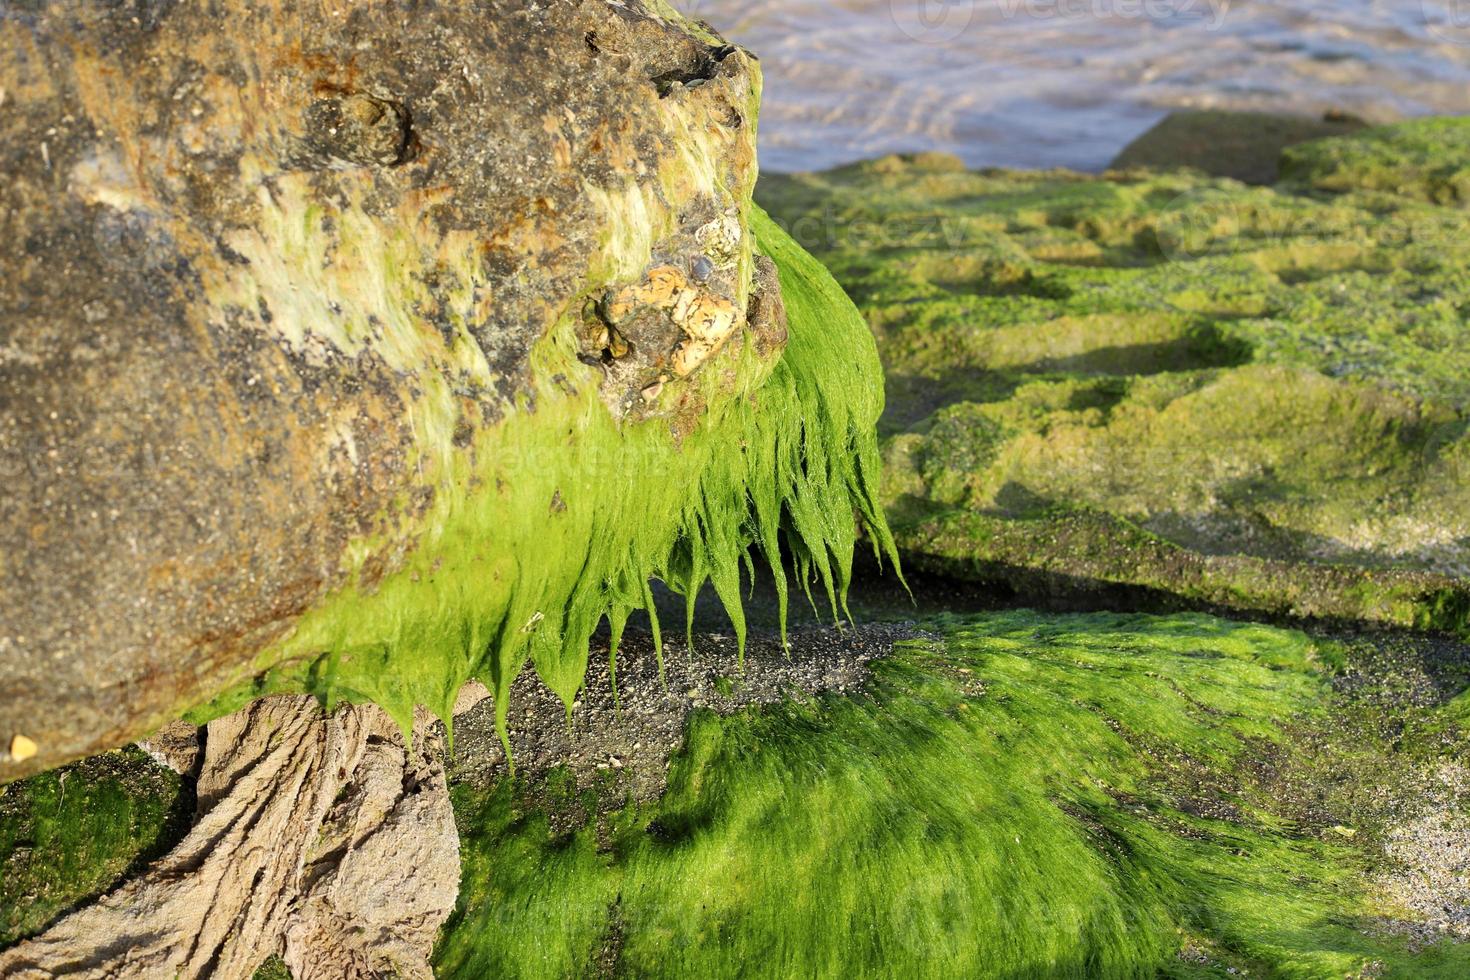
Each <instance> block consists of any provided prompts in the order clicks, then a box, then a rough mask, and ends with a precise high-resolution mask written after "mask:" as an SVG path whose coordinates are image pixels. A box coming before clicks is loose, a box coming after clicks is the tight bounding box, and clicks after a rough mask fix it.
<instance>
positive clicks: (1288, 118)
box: [1109, 109, 1367, 184]
mask: <svg viewBox="0 0 1470 980" xmlns="http://www.w3.org/2000/svg"><path fill="white" fill-rule="evenodd" d="M1366 125H1367V123H1366V122H1364V121H1363V120H1361V119H1359V118H1357V117H1355V116H1352V115H1350V114H1347V113H1340V112H1334V113H1327V114H1326V115H1325V116H1322V117H1320V118H1313V117H1311V116H1295V115H1288V114H1283V113H1274V112H1231V111H1227V110H1222V109H1187V110H1181V111H1178V112H1171V113H1169V114H1168V115H1167V116H1165V117H1164V118H1163V119H1161V120H1160V121H1159V122H1158V124H1157V125H1155V126H1154V127H1153V128H1152V129H1150V130H1149V131H1148V132H1146V133H1144V134H1143V135H1142V136H1140V137H1138V138H1137V139H1135V140H1134V141H1133V142H1132V143H1129V144H1128V145H1127V146H1125V147H1124V148H1123V149H1122V151H1121V152H1119V154H1118V156H1117V157H1116V158H1114V160H1113V162H1112V163H1111V164H1109V167H1111V168H1113V169H1118V170H1123V169H1128V168H1130V167H1144V168H1148V169H1151V170H1169V169H1173V168H1176V167H1188V168H1190V169H1192V170H1198V171H1200V172H1201V173H1207V174H1212V175H1213V176H1216V177H1233V178H1234V179H1236V180H1241V181H1244V182H1245V183H1247V184H1274V183H1275V182H1276V179H1277V177H1279V176H1280V173H1279V171H1280V167H1279V164H1280V161H1281V152H1282V151H1283V150H1285V149H1286V148H1287V147H1288V146H1295V145H1297V144H1298V143H1305V142H1308V141H1309V140H1318V139H1325V138H1327V137H1329V136H1344V135H1347V134H1349V133H1352V132H1355V131H1357V130H1359V129H1362V128H1363V127H1364V126H1366Z"/></svg>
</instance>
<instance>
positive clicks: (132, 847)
mask: <svg viewBox="0 0 1470 980" xmlns="http://www.w3.org/2000/svg"><path fill="white" fill-rule="evenodd" d="M193 803H194V800H193V794H192V792H190V791H188V790H187V789H186V788H185V787H184V786H183V785H182V784H181V781H180V780H179V778H178V777H177V776H175V775H174V774H173V773H172V772H170V771H169V770H167V769H163V768H162V767H160V766H159V765H157V764H156V763H155V762H153V760H151V759H149V758H148V757H147V756H145V755H144V754H143V753H142V752H141V751H140V750H138V749H135V748H128V749H123V750H120V751H117V752H109V753H106V754H104V755H99V756H93V757H92V758H90V759H86V760H84V761H82V762H78V763H76V764H75V765H70V766H66V767H64V768H62V769H54V770H52V771H50V772H46V773H42V774H40V775H38V776H32V777H30V778H29V779H25V780H21V781H20V782H15V783H11V784H10V785H8V786H5V787H4V788H0V948H3V947H5V946H9V945H10V944H12V943H14V942H15V941H16V940H18V939H21V938H23V937H25V936H29V935H32V934H34V933H36V932H39V931H40V930H41V929H42V928H43V927H44V926H45V925H46V924H47V923H49V922H50V921H51V920H53V919H55V918H56V917H57V916H59V915H61V914H62V913H64V912H66V911H67V910H69V909H70V908H72V907H73V906H76V905H79V904H81V903H84V902H86V901H87V900H89V899H92V898H95V897H96V896H98V895H101V894H104V893H105V892H107V891H109V890H111V888H112V887H113V886H114V885H115V884H117V883H118V881H119V880H121V879H122V878H123V877H124V876H125V875H126V874H127V873H128V872H129V871H131V870H134V869H136V868H139V867H141V866H142V865H144V864H146V863H147V862H148V861H149V860H150V859H152V858H153V857H155V856H156V855H158V854H160V853H162V852H163V851H165V850H167V849H168V848H169V847H170V846H172V845H173V844H174V843H176V842H177V841H178V840H179V839H181V838H182V837H183V835H184V834H185V833H186V832H187V831H188V829H189V822H190V820H191V818H192V816H193V811H194V807H193Z"/></svg>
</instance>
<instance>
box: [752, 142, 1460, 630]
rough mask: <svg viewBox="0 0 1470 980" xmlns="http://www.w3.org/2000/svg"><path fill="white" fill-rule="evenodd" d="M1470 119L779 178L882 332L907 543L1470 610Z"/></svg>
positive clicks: (1131, 585)
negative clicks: (1157, 159)
mask: <svg viewBox="0 0 1470 980" xmlns="http://www.w3.org/2000/svg"><path fill="white" fill-rule="evenodd" d="M1467 141H1470V124H1467V123H1466V121H1465V120H1431V121H1424V122H1418V123H1413V124H1405V125H1401V126H1393V127H1387V128H1383V129H1374V130H1366V131H1364V132H1363V133H1362V134H1361V135H1358V136H1351V137H1341V138H1336V139H1330V140H1326V141H1323V142H1316V143H1307V144H1303V145H1301V146H1298V147H1295V148H1293V149H1291V150H1289V151H1288V152H1287V162H1288V166H1287V173H1288V175H1289V180H1288V181H1287V182H1283V183H1281V184H1279V185H1277V186H1275V187H1271V188H1264V187H1262V188H1257V187H1246V186H1243V185H1242V184H1240V183H1237V182H1235V181H1233V180H1217V179H1211V178H1207V177H1203V176H1200V175H1197V174H1181V173H1167V174H1160V173H1147V172H1141V171H1130V172H1115V173H1111V174H1107V175H1104V176H1102V177H1095V176H1089V175H1083V174H1071V173H1062V172H1050V173H1020V172H1014V173H1007V172H979V173H976V172H967V171H965V170H964V168H963V167H962V166H961V165H960V163H959V161H957V160H954V159H952V158H936V157H923V158H887V159H884V160H880V161H875V162H873V163H869V164H862V165H856V166H852V167H846V168H841V169H838V170H834V171H830V172H827V173H823V174H812V175H803V176H798V177H794V178H780V179H773V180H770V181H763V182H762V185H761V189H760V196H761V198H762V201H763V203H765V204H766V205H767V207H769V208H770V209H771V211H772V212H773V214H775V215H776V216H777V217H778V218H783V219H785V220H787V221H788V222H790V223H791V227H792V230H793V233H794V234H795V235H796V236H797V237H798V238H799V239H801V240H802V241H803V242H804V243H806V244H807V245H809V246H810V247H812V248H813V249H814V250H815V251H817V252H818V254H819V256H820V257H821V258H823V259H825V260H826V261H827V263H828V264H829V266H830V267H831V269H832V271H833V273H834V275H836V277H837V278H838V280H839V281H840V282H841V283H842V284H843V285H844V286H845V287H846V288H847V289H848V290H849V291H850V292H851V294H852V295H853V298H854V299H855V300H856V301H857V303H858V305H859V306H860V307H861V308H862V309H863V312H864V313H865V314H866V316H867V319H868V321H869V322H870V324H871V325H872V327H873V329H874V331H875V333H876V335H877V336H878V339H879V346H880V349H881V351H882V353H883V357H884V359H885V364H886V368H887V379H888V389H889V396H890V397H889V406H888V410H887V414H886V415H885V418H884V423H883V424H884V427H885V429H886V430H887V435H888V436H889V440H888V443H887V446H886V450H885V456H886V461H887V464H888V465H887V467H886V475H887V480H886V484H885V491H884V495H885V499H886V501H887V503H888V505H889V515H890V517H891V518H892V519H893V521H894V525H895V536H896V538H897V540H898V542H899V546H900V547H901V548H903V549H905V552H906V560H908V561H909V562H910V564H911V565H912V566H914V567H920V568H928V569H930V570H933V571H939V572H943V573H946V574H951V575H957V576H961V577H969V578H975V579H982V580H986V581H991V582H1000V583H1004V584H1005V586H1007V587H1011V588H1018V589H1021V590H1023V591H1025V592H1027V593H1031V594H1035V593H1038V592H1039V593H1043V594H1045V593H1050V592H1057V593H1063V594H1066V595H1070V596H1075V595H1077V594H1079V593H1080V594H1082V595H1084V596H1086V597H1087V598H1088V599H1089V600H1090V601H1096V597H1097V595H1098V594H1099V593H1101V594H1103V595H1110V594H1111V595H1116V594H1117V593H1118V592H1120V591H1128V592H1131V593H1132V595H1133V596H1134V597H1135V598H1137V596H1138V595H1139V594H1140V593H1142V594H1143V595H1145V596H1146V597H1148V598H1149V599H1151V600H1152V601H1156V602H1164V603H1170V604H1173V603H1178V602H1180V601H1181V600H1183V601H1187V602H1191V603H1209V604H1211V605H1218V606H1224V607H1229V608H1235V609H1243V610H1250V611H1269V612H1272V613H1280V614H1292V615H1298V616H1314V617H1330V618H1344V619H1353V620H1368V621H1375V622H1386V623H1395V624H1400V625H1407V626H1419V627H1432V628H1442V629H1461V630H1463V629H1466V628H1470V493H1467V491H1466V487H1467V485H1470V332H1467V331H1466V328H1465V312H1466V310H1467V309H1470V286H1467V281H1466V277H1465V274H1464V270H1465V265H1466V243H1467V242H1470V212H1467V211H1466V210H1465V209H1464V208H1463V207H1462V206H1460V205H1461V204H1462V202H1463V201H1464V200H1465V199H1466V197H1465V195H1464V194H1461V193H1459V192H1457V191H1456V190H1455V188H1456V187H1457V186H1459V184H1461V183H1463V174H1462V171H1463V169H1464V160H1465V158H1466V155H1465V153H1464V147H1465V145H1466V142H1467Z"/></svg>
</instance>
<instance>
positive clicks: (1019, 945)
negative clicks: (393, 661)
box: [437, 612, 1470, 978]
mask: <svg viewBox="0 0 1470 980" xmlns="http://www.w3.org/2000/svg"><path fill="white" fill-rule="evenodd" d="M924 625H925V626H927V628H929V629H931V630H933V631H935V632H936V633H937V634H939V636H938V637H937V638H936V639H933V640H920V641H914V642H911V643H909V644H908V645H907V646H906V647H903V648H901V649H900V651H899V653H898V655H897V656H896V657H895V658H893V659H892V660H888V661H882V662H880V663H878V664H877V665H876V666H875V676H874V679H873V681H872V683H871V685H870V686H869V688H868V690H867V691H865V692H864V693H863V694H861V695H854V696H850V697H843V696H835V695H834V696H823V697H820V698H817V699H813V700H807V701H793V702H786V703H783V704H780V705H776V706H772V707H770V708H766V709H761V710H754V711H747V712H744V713H741V714H739V715H736V716H732V717H723V718H722V717H718V716H715V715H713V714H709V713H701V714H697V715H696V716H694V718H693V720H692V722H691V726H690V729H689V733H688V741H687V743H686V746H685V749H684V751H683V753H682V755H681V756H680V757H679V758H678V759H677V760H676V762H675V764H674V766H673V768H672V770H671V773H670V780H669V789H668V791H667V793H666V794H665V795H664V796H663V798H661V799H660V800H658V801H657V802H655V803H652V804H648V805H645V806H641V807H628V808H626V809H624V810H622V811H621V812H617V813H615V814H614V815H613V816H612V817H611V818H610V820H609V821H608V823H607V825H606V826H605V827H603V828H602V832H601V839H602V840H603V842H604V843H603V845H601V846H600V845H599V833H598V831H597V829H596V828H595V827H592V826H585V827H583V828H582V829H580V830H574V831H571V832H567V833H561V834H554V833H551V832H550V831H549V829H548V823H547V818H546V816H545V814H544V813H542V812H541V811H539V810H538V809H536V808H535V806H534V805H532V806H530V807H529V808H528V805H527V804H526V803H525V802H524V801H523V800H522V798H521V797H520V796H519V794H518V790H517V787H516V786H515V785H514V784H513V783H510V782H503V783H501V784H499V785H498V786H497V787H495V788H494V789H492V790H489V791H476V790H473V789H470V788H468V787H459V788H457V789H456V790H455V793H456V807H457V812H458V817H459V822H460V828H461V835H462V839H463V860H464V876H463V884H462V890H461V896H460V907H459V909H458V911H457V912H456V914H455V916H454V917H453V918H452V919H451V920H450V922H449V924H448V926H447V927H446V930H445V934H444V938H443V940H442V942H441V944H440V947H439V951H438V954H437V971H438V974H439V975H440V976H441V977H446V978H448V977H481V976H506V977H561V976H582V975H614V976H638V977H689V976H700V977H733V976H760V977H766V976H769V977H794V976H801V977H833V978H837V977H842V978H846V977H932V976H946V977H958V976H973V977H979V976H985V977H1089V978H1096V977H1128V976H1138V977H1152V976H1161V975H1164V976H1188V977H1204V976H1220V977H1223V976H1226V975H1227V974H1226V970H1227V969H1231V968H1233V969H1235V970H1248V971H1249V975H1251V976H1263V975H1265V976H1281V977H1345V976H1360V975H1361V976H1415V977H1456V976H1463V975H1464V974H1465V971H1466V970H1470V946H1464V945H1461V946H1456V945H1452V944H1447V943H1441V944H1439V945H1434V946H1430V947H1429V948H1427V949H1425V950H1423V951H1421V952H1418V953H1411V952H1410V951H1409V950H1408V949H1407V948H1406V946H1405V944H1404V941H1403V940H1401V939H1396V938H1392V937H1391V936H1389V935H1388V934H1387V933H1386V932H1385V931H1384V930H1382V929H1381V928H1379V927H1377V926H1376V925H1375V923H1378V922H1381V921H1384V920H1393V919H1394V918H1395V917H1396V914H1397V913H1396V912H1395V910H1394V909H1393V908H1391V907H1387V906H1386V905H1385V903H1384V902H1382V901H1381V900H1379V899H1378V898H1376V897H1375V894H1374V892H1373V889H1372V887H1371V884H1370V883H1369V881H1368V879H1367V878H1366V877H1365V876H1364V875H1363V871H1364V867H1365V858H1364V854H1363V852H1361V851H1359V850H1356V849H1355V848H1354V847H1353V846H1351V844H1350V843H1349V842H1348V838H1346V837H1343V836H1341V835H1339V834H1337V833H1335V832H1334V831H1333V830H1332V829H1331V828H1330V827H1324V826H1318V827H1309V826H1300V825H1298V823H1297V822H1296V821H1295V820H1294V819H1293V814H1290V813H1288V812H1286V811H1285V810H1284V809H1283V807H1282V802H1283V801H1281V800H1278V799H1276V798H1275V793H1274V792H1273V791H1272V790H1271V788H1270V785H1269V781H1268V780H1266V779H1265V778H1264V777H1262V778H1261V779H1258V778H1256V774H1258V773H1265V774H1269V773H1271V772H1272V771H1273V767H1275V766H1276V765H1277V763H1276V762H1275V761H1273V756H1275V755H1276V754H1277V753H1279V752H1292V751H1294V750H1292V749H1291V748H1289V747H1288V745H1287V743H1288V741H1289V738H1290V736H1289V734H1288V733H1289V731H1290V729H1291V728H1292V727H1296V726H1306V727H1312V726H1324V725H1328V724H1330V722H1329V721H1328V719H1327V716H1326V710H1327V707H1326V704H1327V697H1326V696H1327V684H1326V678H1325V671H1326V669H1327V667H1326V664H1327V663H1329V662H1335V660H1336V658H1337V654H1336V652H1335V651H1334V650H1333V649H1332V648H1331V647H1330V646H1329V647H1323V646H1321V645H1319V644H1317V643H1315V642H1314V641H1312V640H1310V639H1309V638H1308V637H1306V636H1304V635H1302V634H1300V633H1296V632H1291V631H1284V630H1279V629H1273V628H1269V627H1264V626H1256V625H1249V624H1240V623H1231V622H1227V621H1223V620H1218V619H1213V618H1209V617H1205V616H1197V615H1181V616H1173V617H1164V618H1157V617H1147V616H1133V615H1112V614H1093V615H1085V616H1062V617H1045V616H1037V615H1035V614H1032V613H1028V612H1014V613H1003V614H996V615H988V616H975V617H945V618H941V619H937V620H932V621H929V622H927V623H926V624H924ZM1362 748H1364V749H1366V748H1367V743H1365V744H1364V745H1363V746H1362ZM1334 778H1335V777H1334ZM1365 788H1369V787H1365ZM562 792H563V793H566V792H573V790H571V789H570V788H563V790H562ZM550 795H551V796H552V797H553V798H554V797H555V795H556V792H555V788H554V787H553V792H552V793H551V794H550ZM546 797H547V794H545V793H542V794H541V795H540V797H539V798H540V799H541V800H543V801H544V800H545V799H546ZM589 809H594V808H589ZM1375 964H1376V965H1375Z"/></svg>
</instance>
